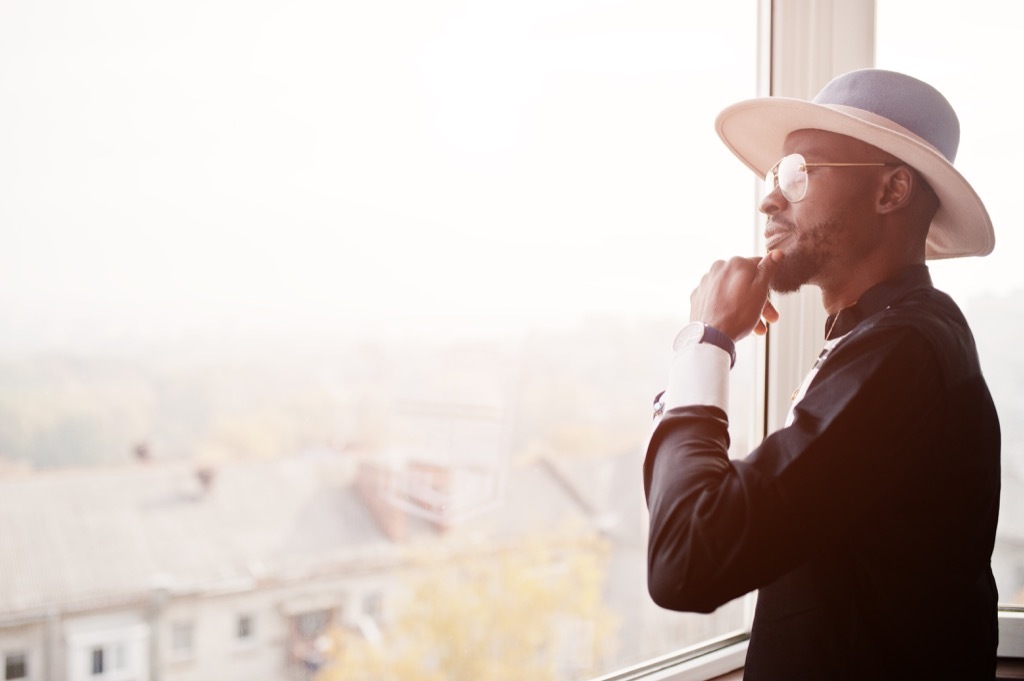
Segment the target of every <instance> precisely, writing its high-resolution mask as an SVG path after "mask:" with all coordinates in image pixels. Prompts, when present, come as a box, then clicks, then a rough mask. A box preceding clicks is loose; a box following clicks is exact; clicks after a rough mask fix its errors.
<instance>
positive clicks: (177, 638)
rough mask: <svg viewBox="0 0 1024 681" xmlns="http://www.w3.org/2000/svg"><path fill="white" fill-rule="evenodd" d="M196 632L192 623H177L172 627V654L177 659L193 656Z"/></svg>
mask: <svg viewBox="0 0 1024 681" xmlns="http://www.w3.org/2000/svg"><path fill="white" fill-rule="evenodd" d="M194 630H195V625H194V624H193V623H192V622H175V623H173V624H172V625H171V653H172V654H173V655H174V656H175V657H179V658H185V657H191V656H192V646H193V632H194Z"/></svg>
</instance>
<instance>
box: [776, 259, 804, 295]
mask: <svg viewBox="0 0 1024 681" xmlns="http://www.w3.org/2000/svg"><path fill="white" fill-rule="evenodd" d="M786 264H790V263H784V264H783V266H781V267H779V269H778V270H776V272H775V276H774V277H772V282H771V284H769V286H768V287H769V288H770V289H771V290H772V291H774V292H776V293H794V292H796V291H799V290H800V287H801V286H803V285H804V284H806V283H807V280H808V278H809V277H806V276H803V275H804V273H803V272H802V271H801V270H800V268H793V267H785V265H786Z"/></svg>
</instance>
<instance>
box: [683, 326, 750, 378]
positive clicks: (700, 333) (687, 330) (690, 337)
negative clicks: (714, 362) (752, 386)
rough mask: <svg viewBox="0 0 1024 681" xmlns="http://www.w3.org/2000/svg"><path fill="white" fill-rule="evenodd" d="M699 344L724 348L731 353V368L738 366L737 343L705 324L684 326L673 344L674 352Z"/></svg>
mask: <svg viewBox="0 0 1024 681" xmlns="http://www.w3.org/2000/svg"><path fill="white" fill-rule="evenodd" d="M697 343H709V344H711V345H716V346H718V347H720V348H722V349H723V350H725V351H726V352H728V353H729V368H730V369H731V368H732V367H734V366H736V343H734V342H733V340H732V338H729V336H728V335H726V334H725V333H724V332H722V331H719V330H718V329H716V328H715V327H713V326H708V325H707V324H705V323H704V322H690V323H689V324H687V325H686V326H684V327H683V328H682V330H681V331H680V332H679V334H678V335H677V336H676V339H675V341H673V342H672V350H673V351H675V350H679V349H681V348H684V347H686V346H688V345H695V344H697Z"/></svg>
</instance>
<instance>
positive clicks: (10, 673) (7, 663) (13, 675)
mask: <svg viewBox="0 0 1024 681" xmlns="http://www.w3.org/2000/svg"><path fill="white" fill-rule="evenodd" d="M27 678H28V658H27V657H26V655H25V653H22V652H17V653H6V654H5V655H4V679H5V681H14V680H15V679H27Z"/></svg>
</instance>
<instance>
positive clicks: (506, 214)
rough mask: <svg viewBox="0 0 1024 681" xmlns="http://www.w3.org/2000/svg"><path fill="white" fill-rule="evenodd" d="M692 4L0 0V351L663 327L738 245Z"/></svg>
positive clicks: (726, 33) (731, 174)
mask: <svg viewBox="0 0 1024 681" xmlns="http://www.w3.org/2000/svg"><path fill="white" fill-rule="evenodd" d="M684 4H685V5H686V7H685V8H684V7H683V5H684ZM701 4H702V5H707V6H706V7H703V8H700V9H699V10H698V11H695V8H697V5H696V4H695V3H678V2H676V1H675V0H650V1H640V2H637V1H635V0H634V1H631V2H615V1H604V2H593V1H590V0H587V1H566V0H517V1H516V2H497V1H495V0H468V1H466V2H444V1H441V2H437V1H434V0H432V1H431V2H420V1H419V0H415V1H414V0H385V1H382V2H337V1H336V0H315V1H308V2H297V3H296V2H287V3H286V2H266V1H257V2H253V1H251V0H244V1H243V0H202V1H195V0H184V1H177V2H174V3H139V2H134V1H133V0H108V1H105V2H84V3H83V2H73V1H71V0H35V1H33V2H20V1H16V2H4V3H3V4H0V96H2V99H3V103H2V106H0V184H2V186H3V188H4V189H3V196H2V200H0V223H2V229H3V234H4V236H5V239H4V246H3V248H2V249H0V273H2V274H0V282H2V283H0V307H2V309H3V310H4V312H3V315H2V317H3V318H2V319H0V335H4V336H6V339H7V340H8V341H13V339H19V338H24V339H29V340H31V339H34V338H37V337H40V336H41V337H43V338H45V339H48V340H49V341H50V342H63V341H62V339H72V338H82V339H85V338H87V337H93V336H96V337H105V338H124V337H133V336H135V335H139V334H141V335H143V336H145V335H149V336H155V337H156V336H162V335H166V334H171V335H173V334H175V333H180V332H182V331H183V330H187V329H221V328H233V329H236V330H239V329H260V330H265V329H278V330H281V329H296V330H306V331H312V332H319V331H322V330H326V329H344V328H346V327H356V326H358V325H359V324H360V323H361V322H362V321H365V320H367V319H377V320H388V319H396V318H402V317H404V318H408V317H409V316H410V315H433V314H441V315H447V317H448V319H449V320H452V319H457V318H461V319H463V320H467V321H468V322H470V323H481V322H486V321H487V320H488V319H489V320H490V321H491V322H498V323H505V324H508V323H512V322H514V323H518V322H519V321H521V320H526V319H545V318H554V317H560V316H570V317H572V316H576V315H578V314H581V313H590V312H599V313H600V312H610V313H614V314H622V313H640V314H666V313H668V314H671V313H673V312H674V311H676V310H678V311H680V312H682V311H685V308H684V307H681V306H682V305H684V304H685V302H686V296H688V293H689V289H690V288H691V287H692V285H694V284H695V283H696V282H695V281H693V277H692V274H691V276H690V277H680V276H679V272H680V271H681V270H687V271H688V272H692V271H693V265H691V263H693V264H697V263H699V265H700V267H702V268H703V267H704V266H705V264H706V263H708V262H709V261H710V258H712V257H719V256H720V255H722V254H725V255H728V254H730V253H732V252H734V251H736V250H739V249H742V250H743V251H744V252H749V251H750V250H751V249H752V247H753V236H752V233H753V231H752V229H751V227H752V224H753V223H752V218H751V217H750V214H749V204H748V203H747V200H748V198H749V197H750V196H751V194H752V191H753V184H752V182H753V181H752V179H751V178H750V177H749V173H748V172H747V171H745V170H744V169H743V168H742V167H741V166H740V165H739V164H738V163H737V162H736V161H735V160H733V159H732V157H731V156H730V155H729V154H728V152H726V151H725V150H724V147H723V146H722V145H721V144H720V142H719V141H718V139H717V137H716V136H715V134H714V130H713V119H714V115H715V114H716V113H717V111H718V110H720V109H721V108H722V107H723V106H725V105H726V104H728V103H730V102H732V101H734V100H736V99H740V98H743V97H747V96H752V95H754V94H755V92H754V87H755V75H754V54H755V45H754V39H755V23H756V22H755V10H754V4H753V3H751V2H748V1H742V2H741V1H733V2H724V3H701ZM744 12H745V13H746V14H747V15H748V16H747V18H746V19H745V20H744V21H742V22H738V21H736V18H737V16H738V15H739V16H740V17H742V15H743V14H744ZM726 44H727V45H730V48H729V49H728V50H723V49H722V46H723V45H726ZM723 204H725V206H726V207H725V208H723ZM723 231H725V232H727V233H728V237H727V238H726V237H724V236H723ZM681 293H685V295H681Z"/></svg>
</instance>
